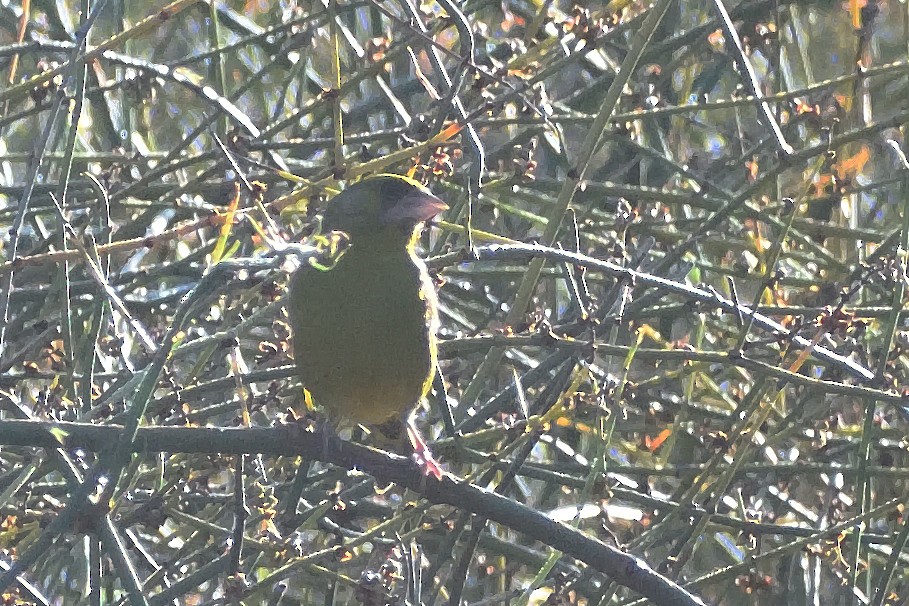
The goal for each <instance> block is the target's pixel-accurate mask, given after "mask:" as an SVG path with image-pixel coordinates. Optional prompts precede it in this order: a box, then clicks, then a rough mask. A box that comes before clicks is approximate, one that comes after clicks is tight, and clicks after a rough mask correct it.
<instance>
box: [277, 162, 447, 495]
mask: <svg viewBox="0 0 909 606" xmlns="http://www.w3.org/2000/svg"><path fill="white" fill-rule="evenodd" d="M446 208H448V207H447V206H446V205H445V203H444V202H442V200H440V199H439V198H437V197H436V196H434V195H433V194H432V193H430V191H429V190H428V189H426V188H425V187H423V186H422V185H420V184H419V183H418V182H416V181H414V180H412V179H409V178H406V177H401V176H398V175H378V176H374V177H369V178H366V179H363V180H361V181H359V182H357V183H355V184H353V185H351V186H350V187H348V188H347V189H345V190H344V191H343V192H342V193H340V194H338V195H337V196H335V197H334V198H333V199H332V200H331V201H329V203H328V207H327V209H326V210H325V213H324V215H323V220H322V229H323V232H343V234H345V236H346V238H347V243H346V248H344V250H343V252H341V253H340V255H338V256H337V257H336V258H335V259H332V260H331V261H330V262H328V263H326V264H325V265H316V264H314V265H304V266H302V267H301V268H300V269H298V270H297V271H296V272H295V273H294V275H293V277H292V279H291V284H290V301H289V303H288V305H287V307H288V312H289V315H290V323H291V329H292V330H293V340H294V358H295V362H296V365H297V369H298V370H299V373H300V378H301V379H302V380H303V386H304V387H305V388H306V389H307V390H308V391H309V392H310V394H311V395H312V399H313V401H314V403H315V404H317V405H319V406H320V407H321V408H322V409H323V410H324V411H325V412H326V413H327V416H328V417H329V419H330V420H331V422H332V424H333V425H335V426H337V425H340V424H343V423H354V424H362V425H366V426H373V427H375V426H379V427H384V428H386V431H383V432H382V433H384V434H385V435H389V433H392V434H394V433H395V431H391V432H389V431H388V428H392V429H393V428H394V427H396V428H397V429H396V435H397V436H399V437H400V436H403V433H402V432H401V429H406V434H407V436H408V438H409V441H410V444H411V446H412V448H413V452H414V456H415V458H417V459H418V461H419V462H420V463H421V464H422V465H424V468H425V469H426V471H427V474H432V475H435V476H437V477H439V476H440V474H441V471H440V470H439V468H438V466H437V465H436V464H435V462H434V461H433V460H432V458H431V455H430V454H429V451H428V449H427V448H426V445H425V443H424V442H423V439H422V438H421V437H420V434H419V432H417V430H416V427H415V426H414V423H413V413H414V409H415V408H416V406H417V405H418V404H420V403H421V401H422V400H423V398H424V397H425V396H426V394H427V393H428V392H429V389H430V386H431V384H432V378H433V375H434V373H435V365H436V350H437V345H436V329H437V326H438V317H437V312H436V293H435V287H434V285H433V283H432V280H431V278H430V276H429V274H428V272H427V270H426V265H425V264H424V263H423V261H422V260H421V259H420V258H419V257H418V256H417V253H416V250H415V247H416V243H417V239H418V237H419V235H420V231H421V227H422V224H423V222H425V221H427V220H429V219H431V218H433V217H434V216H436V215H437V214H438V213H440V212H441V211H443V210H445V209H446Z"/></svg>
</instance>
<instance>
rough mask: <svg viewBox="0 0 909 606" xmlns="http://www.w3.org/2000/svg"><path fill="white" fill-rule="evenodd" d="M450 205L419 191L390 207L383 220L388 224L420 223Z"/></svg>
mask: <svg viewBox="0 0 909 606" xmlns="http://www.w3.org/2000/svg"><path fill="white" fill-rule="evenodd" d="M447 208H448V205H447V204H445V203H444V202H442V200H440V199H439V198H436V197H435V196H434V195H432V194H430V193H424V192H418V193H415V194H412V195H410V196H406V197H404V198H401V199H400V200H399V201H398V203H397V204H395V205H394V206H392V207H391V208H389V209H388V211H387V212H386V213H385V215H384V216H383V217H382V220H383V222H384V223H386V224H396V223H420V222H422V221H428V220H430V219H432V218H433V217H435V216H436V215H437V214H439V213H440V212H442V211H443V210H446V209H447Z"/></svg>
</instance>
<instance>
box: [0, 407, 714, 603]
mask: <svg viewBox="0 0 909 606" xmlns="http://www.w3.org/2000/svg"><path fill="white" fill-rule="evenodd" d="M122 431H123V427H121V426H117V425H104V426H102V425H92V424H88V423H65V422H38V421H0V444H2V445H6V446H29V447H36V448H60V447H61V446H62V447H65V448H87V449H90V450H94V451H100V450H103V449H105V448H108V447H110V445H111V444H118V443H119V442H120V433H121V432H122ZM324 440H325V438H324V436H322V435H321V434H320V433H318V432H316V433H313V432H311V431H307V430H306V429H305V428H304V427H303V426H302V425H296V424H290V425H280V426H277V427H273V428H242V427H229V428H214V427H206V428H202V427H154V426H151V427H139V428H138V430H137V433H136V435H135V440H134V441H133V442H132V448H133V452H134V453H142V454H147V453H149V452H183V453H197V454H215V453H220V454H233V455H239V454H257V453H258V454H265V455H271V456H300V457H304V458H307V459H310V460H322V461H326V462H330V463H334V464H336V465H339V466H341V467H345V468H347V469H351V468H354V467H357V468H359V469H362V470H364V471H366V472H368V473H370V474H371V475H373V476H375V477H376V478H377V479H379V480H381V481H386V482H394V483H396V484H398V485H399V486H403V487H405V488H409V489H410V490H413V491H415V492H417V493H419V494H421V495H422V496H423V497H424V498H425V499H427V500H428V501H430V502H432V503H437V504H445V505H451V506H454V507H457V508H460V509H464V510H467V511H470V512H472V513H475V514H477V515H480V516H483V517H485V518H488V519H490V520H492V521H494V522H497V523H499V524H502V525H503V526H506V527H508V528H511V529H512V530H514V531H516V532H520V533H523V534H526V535H528V536H530V537H532V538H534V539H536V540H538V541H540V542H542V543H545V544H546V545H549V546H550V547H552V548H553V549H557V550H559V551H562V552H564V553H566V554H568V555H570V556H572V557H574V558H577V559H578V560H580V561H582V562H585V563H586V564H587V565H589V566H590V567H591V568H593V569H595V570H598V571H600V572H602V573H604V574H606V575H608V576H609V577H611V578H612V579H613V580H614V581H615V582H616V583H618V584H620V585H623V586H625V587H628V588H629V589H632V590H634V591H636V592H638V593H640V594H641V595H642V596H645V597H647V598H649V599H650V600H652V601H653V602H654V603H655V604H660V605H667V606H669V605H672V606H676V605H687V606H703V604H704V603H703V602H702V601H701V600H700V599H699V598H697V597H696V596H694V595H692V594H691V593H689V592H688V591H686V590H685V589H683V588H682V587H680V586H679V585H677V584H676V583H674V582H673V581H671V580H669V579H668V578H666V577H664V576H663V575H660V574H658V573H656V572H655V571H653V570H652V569H651V568H650V566H648V565H647V563H646V562H644V561H643V560H641V559H639V558H637V557H635V556H633V555H631V554H629V553H625V552H624V551H621V550H620V549H617V548H615V547H612V546H610V545H607V544H606V543H603V542H602V541H600V540H598V539H596V538H594V537H590V536H587V535H585V534H583V533H581V532H580V531H578V530H575V529H573V528H571V527H569V526H567V525H565V524H562V523H561V522H556V521H555V520H553V519H551V518H549V517H548V516H546V515H545V514H543V513H540V512H539V511H536V510H535V509H532V508H530V507H528V506H527V505H524V504H522V503H518V502H517V501H513V500H511V499H507V498H505V497H503V496H501V495H498V494H495V493H493V492H490V491H488V490H485V489H483V488H480V487H478V486H474V485H473V484H470V483H469V482H466V481H464V480H462V479H460V478H458V477H455V476H453V475H450V474H445V475H444V476H443V478H442V479H441V480H436V479H435V478H432V477H427V476H425V475H424V474H423V472H422V471H421V469H420V468H419V466H417V465H416V464H415V463H414V462H412V461H411V460H409V459H407V458H405V457H401V456H398V455H393V454H389V453H386V452H383V451H381V450H376V449H373V448H369V447H367V446H362V445H360V444H355V443H353V442H345V441H340V440H339V441H338V442H336V443H334V444H332V445H331V447H330V448H328V449H327V450H328V451H329V452H325V450H326V449H325V448H324Z"/></svg>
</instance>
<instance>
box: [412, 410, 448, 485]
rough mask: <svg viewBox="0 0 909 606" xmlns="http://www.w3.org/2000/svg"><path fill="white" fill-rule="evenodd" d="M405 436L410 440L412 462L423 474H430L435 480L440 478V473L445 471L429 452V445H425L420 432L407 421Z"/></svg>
mask: <svg viewBox="0 0 909 606" xmlns="http://www.w3.org/2000/svg"><path fill="white" fill-rule="evenodd" d="M407 437H408V439H409V440H410V444H411V445H412V446H413V455H411V458H412V459H413V461H414V463H416V464H417V465H419V466H420V468H421V469H422V470H423V475H425V476H427V477H428V476H432V477H434V478H435V479H437V480H441V479H442V474H444V473H445V472H444V471H443V470H442V468H441V467H439V464H438V463H436V460H435V459H434V458H433V456H432V453H431V452H429V446H427V445H426V442H425V441H424V440H423V437H422V436H421V435H420V432H418V431H417V428H416V427H414V426H413V424H412V423H407Z"/></svg>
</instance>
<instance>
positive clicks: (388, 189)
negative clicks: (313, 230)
mask: <svg viewBox="0 0 909 606" xmlns="http://www.w3.org/2000/svg"><path fill="white" fill-rule="evenodd" d="M446 208H448V206H447V205H446V204H445V203H444V202H442V200H440V199H439V198H437V197H435V196H434V195H433V194H432V193H431V192H430V191H429V190H428V189H426V188H425V187H423V186H422V185H420V184H419V183H417V182H416V181H413V180H412V179H407V178H406V177H400V176H398V175H378V176H375V177H369V178H367V179H363V180H362V181H359V182H357V183H355V184H353V185H351V186H350V187H348V188H347V189H345V190H344V191H343V192H341V193H340V194H338V195H337V196H335V197H334V198H333V199H332V200H331V201H330V202H329V203H328V208H327V209H326V210H325V214H324V216H323V220H322V227H323V229H324V230H326V231H332V230H337V231H343V232H345V233H347V234H348V235H349V236H350V237H351V239H352V240H354V241H356V239H357V236H358V235H359V236H366V235H369V234H371V233H375V232H377V231H388V230H389V229H391V230H393V231H395V232H400V233H401V234H402V235H405V236H409V234H411V233H412V232H413V230H414V228H415V227H416V226H417V224H419V223H422V222H423V221H428V220H429V219H431V218H433V217H435V216H436V215H437V214H439V213H440V212H442V211H443V210H445V209H446Z"/></svg>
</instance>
